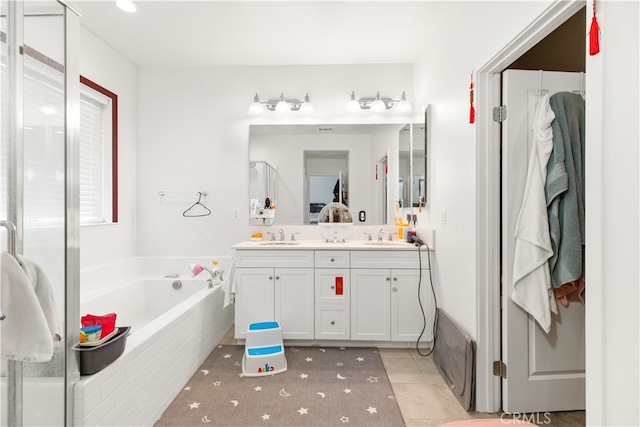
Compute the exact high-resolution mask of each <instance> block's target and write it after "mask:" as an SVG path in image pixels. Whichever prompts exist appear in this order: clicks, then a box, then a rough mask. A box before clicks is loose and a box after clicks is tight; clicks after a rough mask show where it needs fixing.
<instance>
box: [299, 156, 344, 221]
mask: <svg viewBox="0 0 640 427" xmlns="http://www.w3.org/2000/svg"><path fill="white" fill-rule="evenodd" d="M303 158H304V171H305V178H306V180H307V184H306V185H305V187H304V195H303V196H304V205H303V206H304V207H306V208H305V210H304V223H305V224H316V223H317V222H318V213H319V212H320V210H321V209H322V208H323V207H324V206H325V205H326V204H327V203H331V202H340V203H344V204H348V200H347V193H348V191H347V179H346V177H348V174H349V152H348V151H344V150H340V151H330V150H328V151H317V150H309V151H304V153H303ZM340 190H342V191H340Z"/></svg>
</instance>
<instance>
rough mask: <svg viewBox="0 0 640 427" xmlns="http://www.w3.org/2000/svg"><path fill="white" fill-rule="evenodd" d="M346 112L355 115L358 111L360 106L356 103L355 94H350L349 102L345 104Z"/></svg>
mask: <svg viewBox="0 0 640 427" xmlns="http://www.w3.org/2000/svg"><path fill="white" fill-rule="evenodd" d="M346 108H347V111H348V112H350V113H355V112H357V111H360V104H359V103H358V101H356V94H355V92H353V91H352V92H351V96H350V97H349V101H348V102H347V107H346Z"/></svg>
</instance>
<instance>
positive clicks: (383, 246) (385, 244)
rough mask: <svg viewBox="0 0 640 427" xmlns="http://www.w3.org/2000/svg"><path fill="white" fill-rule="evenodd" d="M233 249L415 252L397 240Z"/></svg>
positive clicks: (250, 244)
mask: <svg viewBox="0 0 640 427" xmlns="http://www.w3.org/2000/svg"><path fill="white" fill-rule="evenodd" d="M232 248H233V249H287V250H292V249H299V250H335V251H337V250H345V251H348V250H378V251H379V250H385V251H386V250H392V251H397V250H401V251H407V250H415V249H416V246H415V245H414V244H412V243H407V242H404V241H399V240H393V241H388V240H383V241H376V240H373V241H367V240H347V241H344V242H326V241H324V240H297V241H290V240H285V241H280V240H275V241H271V240H266V239H265V240H260V241H251V240H246V241H243V242H240V243H238V244H236V245H234V246H232Z"/></svg>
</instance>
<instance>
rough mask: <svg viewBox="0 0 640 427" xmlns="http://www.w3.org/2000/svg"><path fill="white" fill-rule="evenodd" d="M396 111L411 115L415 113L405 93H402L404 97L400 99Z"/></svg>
mask: <svg viewBox="0 0 640 427" xmlns="http://www.w3.org/2000/svg"><path fill="white" fill-rule="evenodd" d="M395 109H396V110H397V111H398V112H399V113H410V112H412V111H413V107H412V106H411V103H410V102H409V101H407V95H406V93H405V92H404V91H402V96H401V97H400V102H398V103H397V104H396V106H395Z"/></svg>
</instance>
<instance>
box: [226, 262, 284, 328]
mask: <svg viewBox="0 0 640 427" xmlns="http://www.w3.org/2000/svg"><path fill="white" fill-rule="evenodd" d="M235 278H236V304H235V306H236V308H235V325H236V326H235V337H236V338H237V339H245V338H246V335H247V329H248V327H249V324H250V323H255V322H266V321H270V320H276V319H275V314H274V300H273V298H274V272H273V268H238V269H236V274H235Z"/></svg>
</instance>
